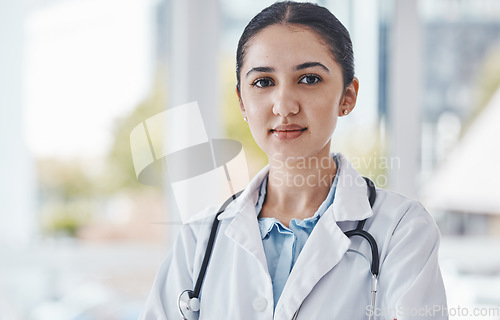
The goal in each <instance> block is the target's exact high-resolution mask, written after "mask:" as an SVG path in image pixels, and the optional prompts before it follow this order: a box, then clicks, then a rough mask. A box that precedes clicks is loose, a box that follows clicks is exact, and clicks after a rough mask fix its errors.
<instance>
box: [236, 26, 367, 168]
mask: <svg viewBox="0 0 500 320" xmlns="http://www.w3.org/2000/svg"><path fill="white" fill-rule="evenodd" d="M357 90H358V81H357V79H354V81H353V83H352V84H351V85H349V86H348V88H347V89H346V90H344V87H343V78H342V70H341V68H340V66H339V65H338V63H337V62H336V61H335V60H334V58H333V57H332V55H331V53H330V51H329V49H328V47H327V46H326V45H325V44H324V43H323V42H322V41H321V40H320V38H319V37H318V36H317V34H316V33H315V32H313V31H310V30H309V29H307V28H304V27H298V26H290V25H288V26H283V25H272V26H269V27H267V28H265V29H263V30H262V31H260V32H259V33H258V34H257V35H256V36H255V37H254V38H253V39H252V40H250V42H249V43H248V44H247V49H246V55H245V58H244V61H243V65H242V66H241V73H240V91H239V92H238V91H237V94H238V96H239V98H240V109H241V112H242V114H243V116H244V117H247V118H248V124H249V126H250V131H251V132H252V135H253V137H254V139H255V141H256V142H257V144H258V145H259V147H260V148H261V149H262V150H263V151H264V152H265V153H266V154H267V155H268V157H269V158H270V159H282V160H285V159H286V160H288V159H290V158H295V157H315V156H318V157H321V156H327V155H328V154H329V153H330V141H331V136H332V134H333V131H334V130H335V126H336V124H337V118H338V117H339V116H343V115H344V110H347V112H351V111H352V109H353V108H354V106H355V104H356V96H357Z"/></svg>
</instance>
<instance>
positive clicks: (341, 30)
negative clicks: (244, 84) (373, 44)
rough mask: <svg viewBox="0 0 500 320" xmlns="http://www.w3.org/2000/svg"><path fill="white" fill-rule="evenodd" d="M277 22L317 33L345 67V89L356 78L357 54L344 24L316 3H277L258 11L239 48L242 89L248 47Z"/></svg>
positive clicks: (238, 81)
mask: <svg viewBox="0 0 500 320" xmlns="http://www.w3.org/2000/svg"><path fill="white" fill-rule="evenodd" d="M274 24H282V25H286V24H293V25H299V26H303V27H307V28H309V29H310V30H312V31H314V32H316V33H317V34H318V36H319V37H320V38H321V39H322V40H323V41H324V42H325V44H326V45H327V46H328V48H329V50H330V52H331V54H332V56H333V58H334V59H335V61H336V62H337V63H338V64H339V65H340V67H341V69H342V77H343V82H344V89H345V88H346V87H347V86H348V85H349V84H350V83H351V82H352V80H353V78H354V53H353V50H352V42H351V37H350V36H349V32H348V31H347V29H346V28H345V27H344V25H343V24H342V23H341V22H340V21H339V20H338V19H337V18H336V17H335V16H334V15H333V14H332V13H331V12H330V11H329V10H328V9H326V8H324V7H321V6H319V5H317V4H313V3H303V2H293V1H283V2H276V3H274V4H272V5H271V6H269V7H267V8H265V9H264V10H262V11H261V12H260V13H259V14H257V15H256V16H255V17H254V18H253V19H252V20H251V21H250V22H249V23H248V25H247V26H246V27H245V30H244V31H243V34H242V35H241V37H240V40H239V42H238V49H237V50H236V79H237V88H238V90H239V89H240V71H241V66H242V65H243V60H244V59H245V53H246V49H247V47H248V44H249V41H251V40H252V39H253V38H254V37H255V36H256V35H257V33H259V32H260V31H261V30H263V29H265V28H266V27H268V26H271V25H274Z"/></svg>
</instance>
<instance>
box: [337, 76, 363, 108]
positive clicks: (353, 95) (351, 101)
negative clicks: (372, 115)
mask: <svg viewBox="0 0 500 320" xmlns="http://www.w3.org/2000/svg"><path fill="white" fill-rule="evenodd" d="M358 89H359V81H358V78H356V77H354V78H353V79H352V82H351V84H349V85H348V86H347V88H346V89H345V92H344V95H343V96H342V99H341V100H340V105H339V117H342V116H345V115H346V114H345V111H346V110H347V114H349V113H351V111H352V110H353V109H354V107H355V106H356V100H357V99H358Z"/></svg>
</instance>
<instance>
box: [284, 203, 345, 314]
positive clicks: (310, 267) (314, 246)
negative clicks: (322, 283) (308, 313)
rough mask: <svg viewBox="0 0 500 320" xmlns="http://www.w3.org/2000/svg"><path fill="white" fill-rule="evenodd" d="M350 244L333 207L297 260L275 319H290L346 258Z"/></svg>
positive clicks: (320, 222) (324, 216)
mask: <svg viewBox="0 0 500 320" xmlns="http://www.w3.org/2000/svg"><path fill="white" fill-rule="evenodd" d="M350 243H351V241H350V240H349V238H347V237H346V236H345V235H344V233H343V232H342V230H341V229H340V228H339V227H338V226H337V223H336V221H335V218H334V214H333V212H332V207H330V208H329V209H328V210H327V211H326V212H325V214H324V215H323V216H322V217H321V219H319V221H318V224H317V225H316V226H315V227H314V230H313V232H312V233H311V235H310V236H309V239H308V240H307V242H306V244H305V246H304V248H303V249H302V252H301V253H300V256H299V258H298V259H297V261H296V263H295V265H294V267H293V269H292V272H291V273H290V276H289V277H288V280H287V282H286V285H285V288H284V289H283V292H282V294H281V297H280V299H279V301H278V305H277V306H276V319H291V318H292V317H293V314H294V313H295V311H296V310H298V309H299V307H300V305H301V304H302V301H304V299H305V298H306V297H307V295H308V294H309V293H310V292H311V290H312V289H313V287H314V286H315V285H316V283H318V281H319V280H320V279H321V278H322V277H323V276H324V275H325V274H326V273H327V272H329V271H330V270H331V269H332V268H333V267H334V266H335V265H337V264H338V263H339V261H340V260H341V259H342V257H343V256H344V254H345V252H346V251H347V249H348V248H349V245H350Z"/></svg>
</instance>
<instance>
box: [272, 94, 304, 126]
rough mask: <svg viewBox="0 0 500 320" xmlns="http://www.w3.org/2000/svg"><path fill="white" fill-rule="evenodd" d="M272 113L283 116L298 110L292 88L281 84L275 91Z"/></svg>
mask: <svg viewBox="0 0 500 320" xmlns="http://www.w3.org/2000/svg"><path fill="white" fill-rule="evenodd" d="M275 94H276V96H275V98H274V101H273V114H274V115H276V116H281V117H283V118H285V117H288V116H291V115H295V114H297V113H298V112H299V111H300V104H299V101H298V99H297V96H296V94H295V92H294V91H293V89H291V88H288V87H286V86H282V87H281V88H279V89H278V90H276V91H275Z"/></svg>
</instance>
